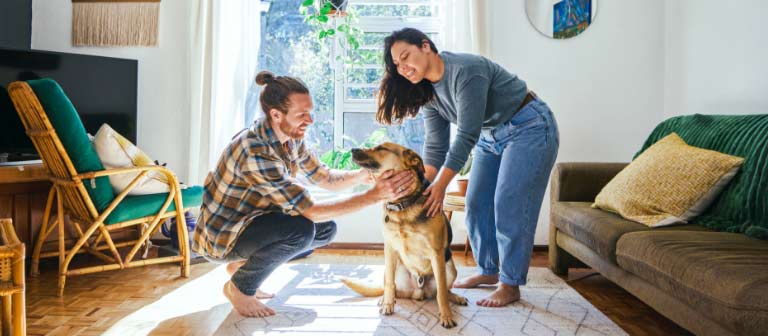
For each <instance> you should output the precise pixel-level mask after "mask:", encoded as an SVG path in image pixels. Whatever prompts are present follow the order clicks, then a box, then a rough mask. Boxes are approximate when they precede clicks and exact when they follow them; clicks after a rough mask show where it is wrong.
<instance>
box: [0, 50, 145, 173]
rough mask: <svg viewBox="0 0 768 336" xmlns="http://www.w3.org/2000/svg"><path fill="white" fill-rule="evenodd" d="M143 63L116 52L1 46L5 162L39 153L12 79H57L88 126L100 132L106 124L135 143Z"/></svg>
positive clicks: (0, 138) (1, 152)
mask: <svg viewBox="0 0 768 336" xmlns="http://www.w3.org/2000/svg"><path fill="white" fill-rule="evenodd" d="M137 70H138V62H137V61H136V60H129V59H120V58H112V57H102V56H91V55H79V54H69V53H59V52H50V51H38V50H13V49H2V48H0V88H1V89H2V90H0V161H25V160H29V159H30V157H34V156H35V155H36V154H37V153H36V151H35V148H34V145H33V144H32V141H31V140H30V139H29V137H27V135H26V133H25V131H24V126H23V125H22V123H21V120H20V119H19V116H18V114H17V113H16V110H15V109H14V107H13V103H12V102H11V100H10V98H9V97H8V92H7V88H8V84H10V83H11V82H14V81H18V80H22V81H25V80H30V79H38V78H46V77H47V78H52V79H54V80H55V81H56V82H58V83H59V85H60V86H61V88H62V89H63V90H64V92H65V93H66V94H67V97H69V100H70V101H72V105H74V107H75V109H76V110H77V113H78V114H79V115H80V120H82V122H83V125H84V126H85V130H86V131H87V132H88V133H90V134H96V131H98V129H99V127H101V125H102V124H103V123H107V124H109V125H110V126H111V127H112V128H113V129H114V130H115V131H117V132H118V133H120V134H122V135H123V136H125V137H126V138H127V139H129V140H131V141H132V142H133V143H136V91H137V85H138V74H137Z"/></svg>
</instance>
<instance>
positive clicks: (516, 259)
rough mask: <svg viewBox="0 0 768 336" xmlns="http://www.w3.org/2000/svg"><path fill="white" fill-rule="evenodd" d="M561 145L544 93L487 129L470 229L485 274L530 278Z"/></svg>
mask: <svg viewBox="0 0 768 336" xmlns="http://www.w3.org/2000/svg"><path fill="white" fill-rule="evenodd" d="M559 145H560V135H559V132H558V129H557V123H556V122H555V118H554V116H553V115H552V112H551V111H550V109H549V107H548V106H547V104H546V103H544V102H543V101H541V100H539V99H538V98H536V99H534V100H532V101H531V102H529V103H528V104H527V105H526V106H524V107H523V108H522V109H521V110H520V111H518V112H517V113H516V114H515V115H514V116H513V117H512V119H511V120H509V121H507V122H505V123H503V124H501V125H498V126H496V127H495V128H493V129H484V130H483V131H482V132H481V135H480V139H479V141H478V143H477V145H476V146H475V149H474V158H473V161H472V170H471V172H470V177H469V186H468V189H467V199H466V213H467V232H468V234H469V239H470V241H471V243H472V254H473V255H474V257H475V260H476V262H477V265H478V269H479V271H480V273H481V274H483V275H496V274H499V280H500V281H501V282H502V283H505V284H507V285H510V286H518V285H524V284H525V283H526V281H527V276H528V266H529V264H530V261H531V251H532V249H533V237H534V234H535V233H536V223H537V222H538V219H539V211H540V209H541V202H542V200H543V198H544V191H545V190H546V188H547V182H548V181H549V174H550V172H551V170H552V166H553V165H554V164H555V158H556V157H557V149H558V147H559ZM499 266H501V267H499ZM499 268H501V272H499Z"/></svg>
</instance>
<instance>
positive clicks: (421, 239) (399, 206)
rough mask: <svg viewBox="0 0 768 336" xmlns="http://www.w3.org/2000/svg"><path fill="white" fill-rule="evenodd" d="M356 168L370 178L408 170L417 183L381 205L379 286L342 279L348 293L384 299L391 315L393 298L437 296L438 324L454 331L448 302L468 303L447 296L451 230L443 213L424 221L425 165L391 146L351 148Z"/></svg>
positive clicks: (453, 275) (451, 275)
mask: <svg viewBox="0 0 768 336" xmlns="http://www.w3.org/2000/svg"><path fill="white" fill-rule="evenodd" d="M352 157H353V160H354V161H355V163H357V164H358V165H360V166H361V167H363V168H365V169H368V170H369V171H370V172H371V173H372V174H373V175H374V177H378V176H379V175H381V173H383V172H385V171H387V170H394V171H401V170H408V169H410V170H413V171H414V172H415V173H416V174H417V176H419V179H416V180H415V181H414V183H413V184H412V185H410V186H409V187H408V190H409V191H410V192H409V193H408V194H407V195H406V196H404V197H402V198H400V199H397V200H394V201H392V202H390V203H386V204H385V206H384V228H383V231H384V265H385V266H384V287H383V288H382V287H370V286H366V285H363V284H360V283H357V282H354V281H352V280H349V279H342V280H341V281H342V282H344V284H345V285H347V286H348V287H349V288H350V289H352V290H353V291H355V292H357V293H359V294H361V295H363V296H380V295H382V294H383V295H384V296H383V297H382V299H381V301H380V302H379V305H380V306H381V309H380V311H381V313H382V314H384V315H390V314H392V313H393V312H394V310H395V297H397V298H403V299H414V300H423V299H429V298H434V297H437V305H438V306H439V308H440V324H441V325H442V326H443V327H445V328H451V327H454V326H456V322H454V321H453V313H452V312H451V308H450V305H449V303H448V302H449V301H450V302H453V303H455V304H459V305H463V306H464V305H467V299H466V298H463V297H461V296H458V295H456V294H454V293H451V292H450V290H449V288H451V287H452V286H453V281H454V280H455V279H456V266H455V265H454V264H453V259H452V258H451V251H450V242H451V238H452V233H451V226H450V225H449V223H448V219H447V218H446V217H445V215H444V214H442V215H439V216H435V217H427V216H426V212H427V209H423V206H424V202H425V201H426V197H425V196H423V195H422V193H423V192H424V189H426V187H427V185H428V184H429V182H427V181H426V179H425V178H424V163H423V161H422V160H421V157H419V155H418V154H416V152H414V151H412V150H410V149H407V148H405V147H403V146H400V145H397V144H394V143H389V142H388V143H384V144H381V145H379V146H376V147H374V148H371V149H353V150H352Z"/></svg>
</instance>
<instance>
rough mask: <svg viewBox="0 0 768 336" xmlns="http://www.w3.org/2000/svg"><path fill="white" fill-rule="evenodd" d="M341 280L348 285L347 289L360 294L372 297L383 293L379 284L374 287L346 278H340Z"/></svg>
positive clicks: (382, 288)
mask: <svg viewBox="0 0 768 336" xmlns="http://www.w3.org/2000/svg"><path fill="white" fill-rule="evenodd" d="M341 282H343V283H344V284H345V285H346V286H347V287H349V289H351V290H352V291H354V292H355V293H357V294H360V295H362V296H366V297H374V296H382V295H384V287H381V286H379V287H374V286H370V285H366V284H362V283H359V282H356V281H354V280H352V279H347V278H342V279H341Z"/></svg>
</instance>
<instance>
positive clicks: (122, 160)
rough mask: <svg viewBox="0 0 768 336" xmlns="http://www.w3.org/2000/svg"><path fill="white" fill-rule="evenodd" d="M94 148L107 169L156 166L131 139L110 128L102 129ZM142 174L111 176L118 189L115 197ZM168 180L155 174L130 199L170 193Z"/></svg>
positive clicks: (133, 190) (133, 191)
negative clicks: (135, 196) (136, 196)
mask: <svg viewBox="0 0 768 336" xmlns="http://www.w3.org/2000/svg"><path fill="white" fill-rule="evenodd" d="M93 147H94V148H95V149H96V154H97V155H98V156H99V159H100V160H101V163H102V164H103V165H104V167H105V168H107V169H115V168H132V167H143V166H154V165H155V163H154V161H153V160H152V159H151V158H150V157H149V156H148V155H147V154H144V152H142V151H141V149H139V148H138V147H136V146H135V145H134V144H132V143H131V142H130V141H128V139H126V138H124V137H123V136H122V135H120V134H118V133H117V132H115V130H113V129H112V128H111V127H109V125H107V124H104V125H101V128H99V131H98V132H96V136H95V137H94V139H93ZM138 174H139V173H127V174H118V175H110V176H109V182H110V184H111V185H112V189H114V192H115V194H119V193H121V192H123V190H125V189H126V187H128V184H130V183H131V181H133V179H134V178H135V177H136V176H137V175H138ZM169 190H170V189H169V188H168V179H167V178H166V177H165V175H163V174H161V173H158V172H155V171H151V172H149V173H148V174H147V175H146V176H144V177H143V178H142V179H141V180H139V182H138V184H137V185H136V186H135V187H134V188H133V189H131V191H129V192H128V195H146V194H157V193H167V192H168V191H169Z"/></svg>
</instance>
